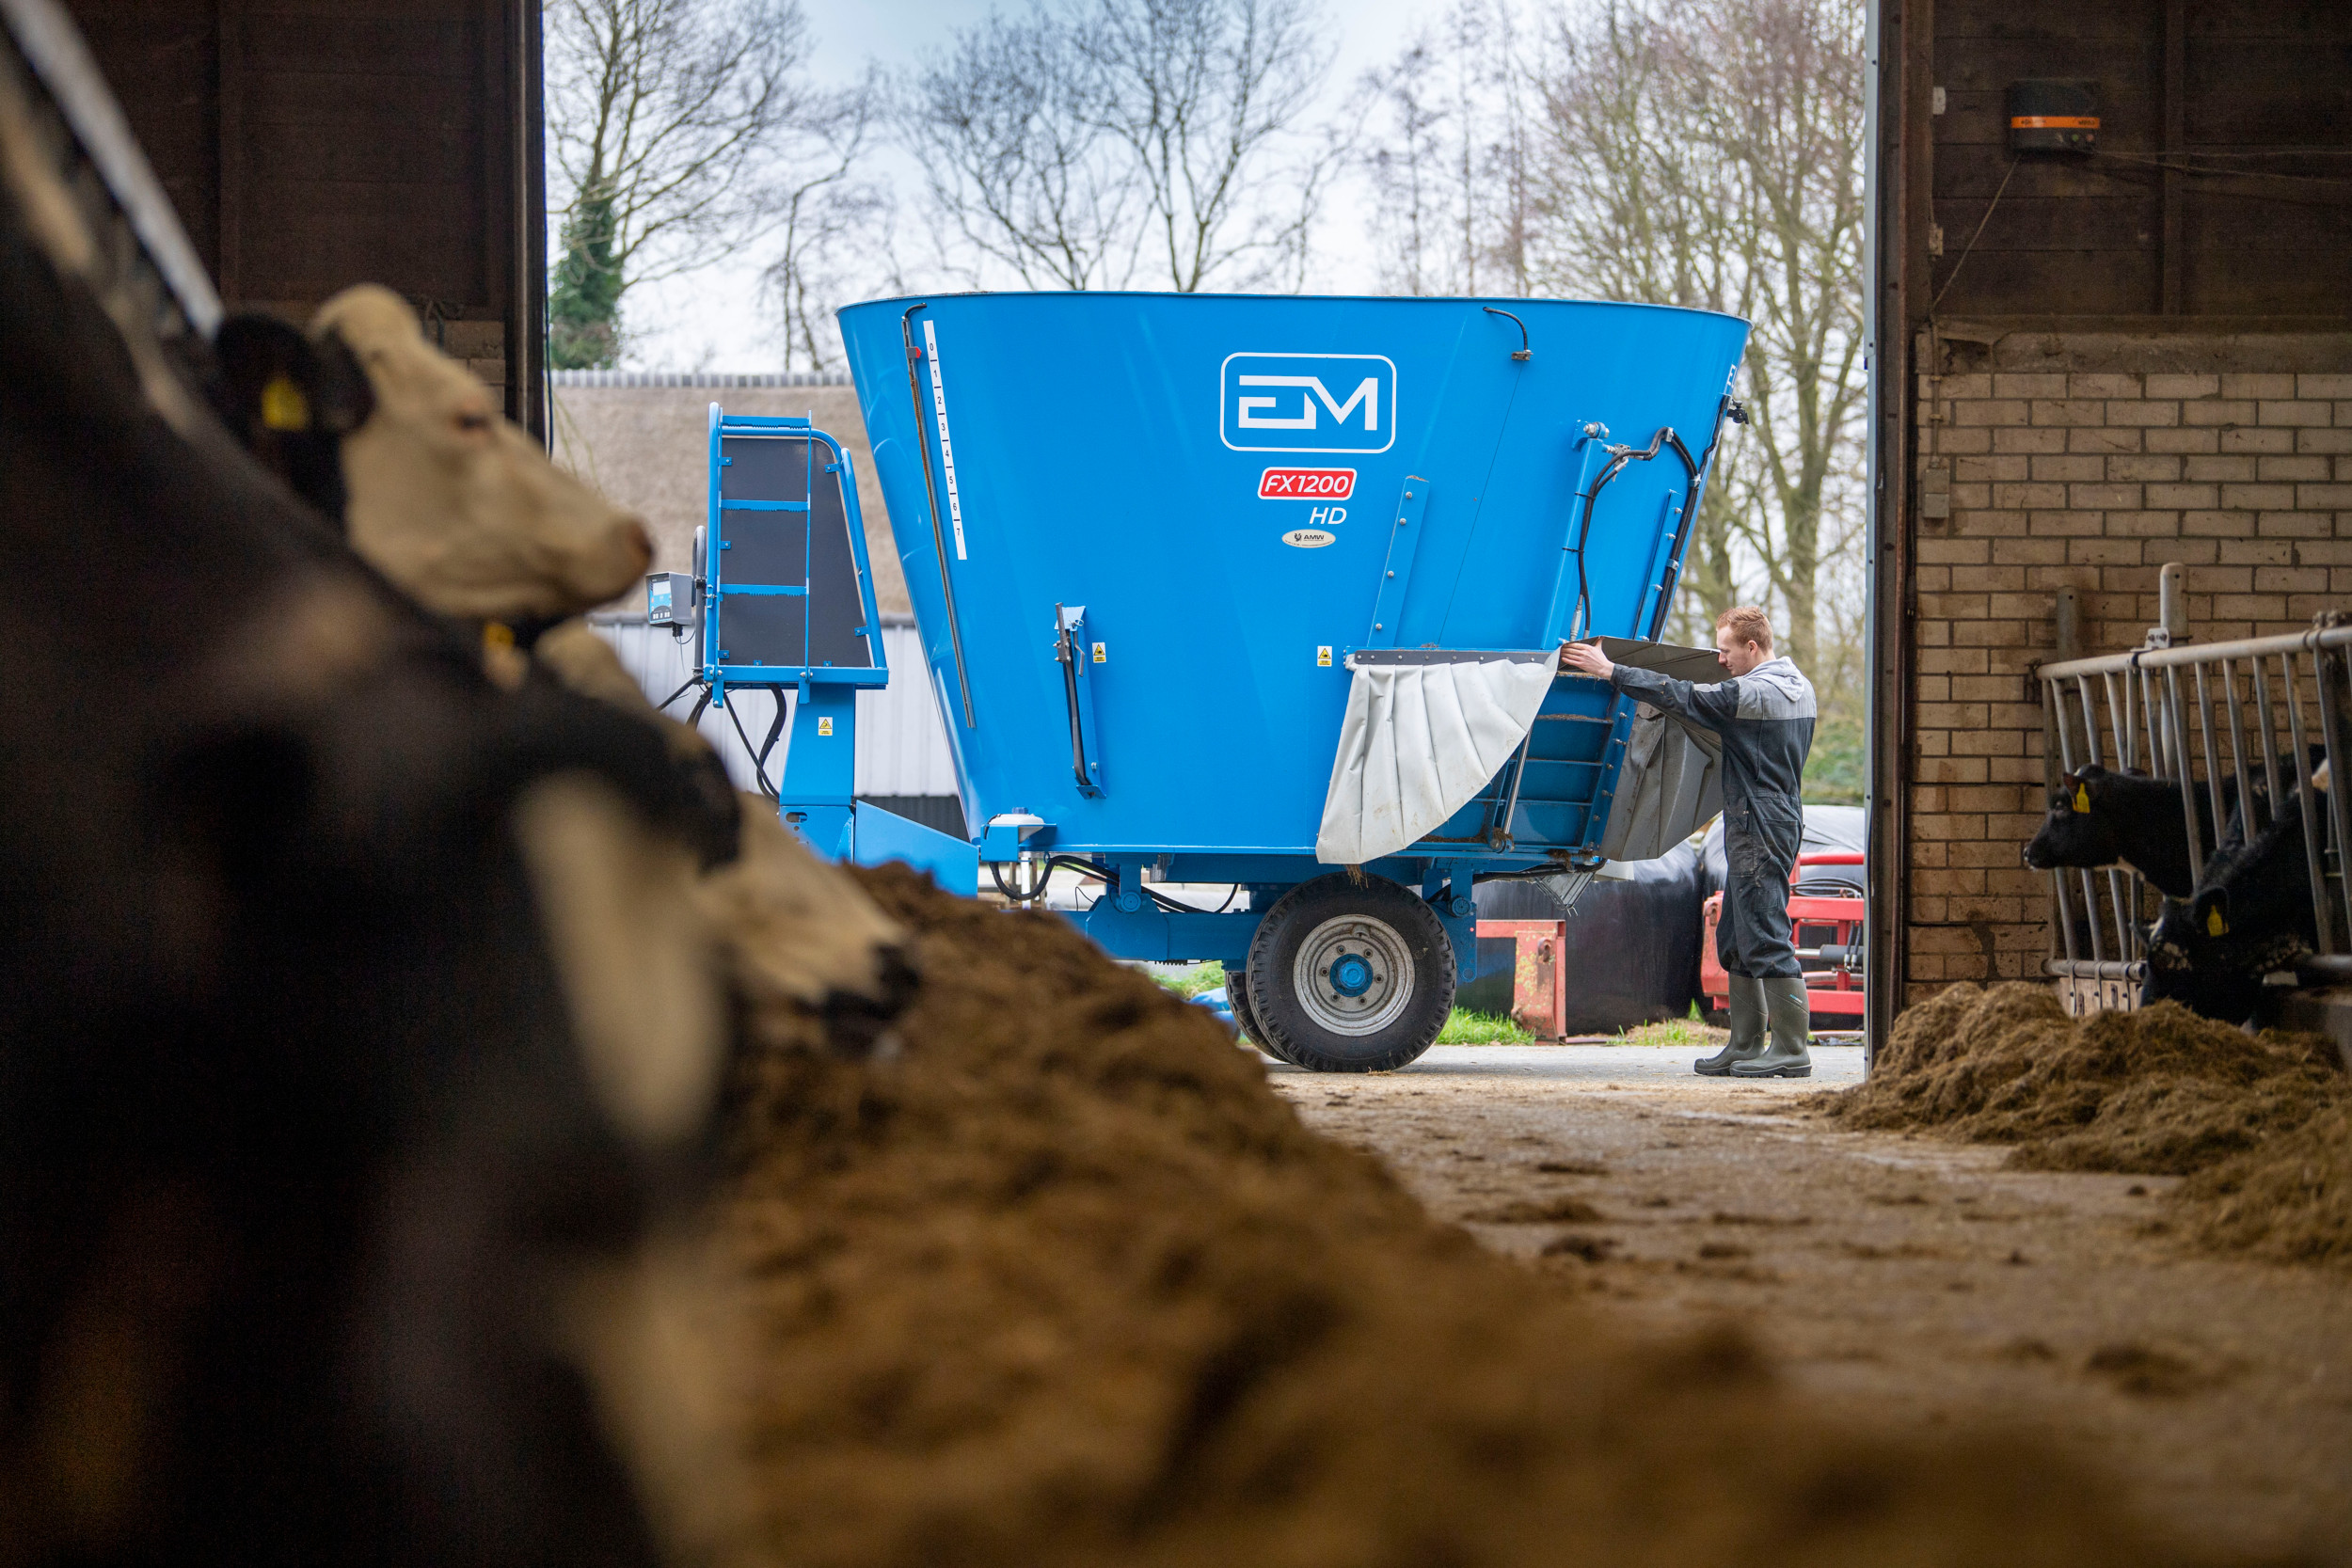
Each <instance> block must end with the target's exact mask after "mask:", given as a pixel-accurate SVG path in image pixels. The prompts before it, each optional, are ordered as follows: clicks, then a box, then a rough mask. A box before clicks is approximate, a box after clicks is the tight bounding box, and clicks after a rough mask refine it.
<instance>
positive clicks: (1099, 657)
mask: <svg viewBox="0 0 2352 1568" xmlns="http://www.w3.org/2000/svg"><path fill="white" fill-rule="evenodd" d="M1094 662H1095V663H1097V664H1102V663H1104V662H1106V661H1105V659H1104V657H1103V644H1101V643H1100V642H1097V643H1096V644H1095V645H1094Z"/></svg>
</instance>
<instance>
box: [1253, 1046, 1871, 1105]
mask: <svg viewBox="0 0 2352 1568" xmlns="http://www.w3.org/2000/svg"><path fill="white" fill-rule="evenodd" d="M1714 1049H1716V1048H1715V1047H1714V1046H1712V1045H1709V1046H1708V1047H1706V1048H1704V1049H1700V1048H1696V1047H1692V1046H1687V1045H1598V1044H1581V1043H1571V1044H1567V1045H1433V1046H1431V1047H1430V1048H1429V1051H1428V1053H1427V1054H1426V1055H1424V1056H1422V1058H1421V1060H1419V1061H1417V1062H1415V1063H1413V1064H1412V1065H1411V1066H1409V1067H1405V1068H1400V1069H1397V1070H1396V1071H1395V1072H1393V1073H1391V1074H1386V1075H1385V1076H1389V1077H1393V1078H1443V1079H1450V1080H1456V1079H1460V1080H1475V1079H1480V1078H1508V1079H1529V1080H1545V1079H1552V1080H1558V1081H1559V1082H1561V1083H1564V1084H1575V1083H1586V1084H1608V1083H1628V1084H1629V1083H1634V1082H1637V1081H1638V1082H1641V1083H1644V1084H1647V1083H1650V1082H1652V1081H1654V1080H1657V1079H1673V1080H1681V1079H1692V1080H1694V1081H1695V1082H1696V1083H1698V1084H1700V1085H1706V1084H1708V1083H1710V1082H1711V1080H1708V1079H1704V1078H1699V1077H1698V1075H1697V1074H1696V1073H1694V1072H1692V1070H1691V1064H1692V1062H1693V1061H1695V1060H1697V1059H1698V1058H1699V1057H1701V1056H1704V1055H1706V1054H1707V1053H1708V1052H1709V1051H1712V1050H1714ZM1266 1071H1267V1072H1268V1073H1269V1074H1272V1075H1275V1076H1277V1077H1279V1076H1281V1075H1283V1074H1290V1075H1293V1076H1295V1077H1299V1078H1307V1079H1311V1078H1314V1077H1315V1076H1316V1074H1314V1073H1311V1072H1303V1071H1301V1070H1300V1069H1297V1068H1295V1067H1292V1066H1290V1065H1288V1064H1287V1063H1284V1062H1278V1061H1276V1060H1274V1058H1272V1057H1271V1056H1269V1057H1267V1058H1266ZM1327 1082H1332V1083H1343V1082H1345V1079H1343V1078H1339V1077H1334V1078H1332V1079H1330V1080H1327ZM1758 1082H1760V1083H1761V1084H1762V1085H1763V1086H1765V1087H1767V1088H1773V1089H1785V1090H1788V1091H1791V1092H1797V1093H1802V1092H1804V1091H1806V1090H1809V1089H1824V1088H1829V1089H1838V1088H1844V1087H1845V1086H1846V1085H1849V1084H1859V1083H1861V1082H1862V1047H1860V1046H1859V1045H1823V1044H1821V1043H1820V1042H1819V1041H1816V1042H1815V1044H1814V1047H1813V1076H1812V1077H1811V1078H1772V1079H1765V1080H1759V1081H1758ZM1717 1086H1719V1087H1723V1088H1724V1089H1726V1090H1728V1089H1729V1087H1730V1085H1727V1084H1726V1085H1717ZM1742 1086H1743V1087H1748V1086H1753V1085H1742ZM1742 1109H1753V1107H1752V1106H1743V1107H1742Z"/></svg>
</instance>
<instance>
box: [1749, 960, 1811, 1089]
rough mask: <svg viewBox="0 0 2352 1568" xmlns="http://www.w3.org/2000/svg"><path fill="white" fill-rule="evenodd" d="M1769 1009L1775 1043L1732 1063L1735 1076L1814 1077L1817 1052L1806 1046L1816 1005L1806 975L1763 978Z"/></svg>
mask: <svg viewBox="0 0 2352 1568" xmlns="http://www.w3.org/2000/svg"><path fill="white" fill-rule="evenodd" d="M1757 984H1759V985H1761V986H1762V987H1763V988H1764V1006H1765V1011H1766V1012H1767V1014H1768V1015H1769V1016H1770V1017H1771V1019H1772V1043H1771V1044H1770V1045H1768V1046H1766V1047H1765V1048H1764V1053H1763V1054H1762V1055H1760V1056H1755V1057H1751V1058H1749V1059H1748V1060H1746V1061H1740V1062H1734V1063H1732V1064H1731V1075H1732V1076H1733V1077H1734V1078H1810V1077H1812V1076H1813V1053H1811V1052H1810V1051H1807V1050H1806V1049H1805V1047H1806V1045H1807V1043H1808V1042H1809V1041H1810V1040H1811V1038H1812V1033H1811V1030H1810V1027H1809V1026H1810V1024H1811V1023H1812V1022H1813V1006H1812V1003H1811V1002H1810V1001H1808V1000H1807V999H1806V997H1805V994H1804V976H1803V975H1801V974H1796V975H1790V976H1788V978H1787V979H1781V980H1762V981H1758V982H1757Z"/></svg>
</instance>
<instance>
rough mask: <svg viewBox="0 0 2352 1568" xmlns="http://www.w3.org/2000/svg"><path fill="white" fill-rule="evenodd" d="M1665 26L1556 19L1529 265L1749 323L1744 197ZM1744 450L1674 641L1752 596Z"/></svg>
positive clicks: (1569, 282) (1723, 483) (1561, 288)
mask: <svg viewBox="0 0 2352 1568" xmlns="http://www.w3.org/2000/svg"><path fill="white" fill-rule="evenodd" d="M1664 41H1665V38H1664V30H1663V28H1662V27H1661V26H1659V25H1658V24H1656V22H1655V21H1654V20H1653V19H1652V18H1651V17H1649V16H1646V15H1645V14H1643V13H1641V12H1639V11H1636V10H1634V9H1632V8H1629V7H1627V6H1623V5H1612V6H1609V7H1607V8H1604V9H1602V10H1600V11H1598V12H1596V13H1589V14H1587V15H1585V16H1582V17H1581V18H1577V19H1574V20H1571V19H1569V18H1566V17H1560V18H1555V19H1554V21H1553V24H1552V31H1551V36H1550V38H1549V40H1548V45H1549V48H1548V56H1549V57H1548V58H1547V59H1546V60H1545V62H1544V64H1543V66H1542V68H1541V70H1540V73H1539V85H1538V86H1539V91H1540V94H1541V98H1542V104H1543V119H1542V122H1541V126H1540V129H1539V131H1538V133H1537V140H1538V147H1537V151H1536V154H1535V156H1536V159H1537V162H1538V169H1537V173H1536V185H1537V194H1536V196H1535V198H1534V207H1535V210H1536V214H1537V224H1538V228H1537V236H1536V239H1535V241H1534V246H1533V249H1534V258H1533V261H1532V265H1533V268H1534V272H1535V275H1536V276H1537V277H1538V278H1539V279H1540V280H1541V281H1542V282H1543V284H1545V285H1546V286H1548V287H1549V288H1551V289H1553V290H1556V291H1557V292H1560V293H1569V294H1583V295H1588V296H1597V297H1599V298H1603V299H1628V300H1642V301H1645V302H1648V303H1651V304H1657V305H1679V306H1685V307H1689V308H1692V309H1708V310H1723V311H1727V312H1729V313H1731V314H1733V315H1740V316H1745V315H1747V314H1749V312H1750V299H1749V291H1750V289H1751V288H1752V287H1753V285H1754V282H1755V278H1754V277H1753V275H1752V274H1751V272H1750V270H1749V269H1748V267H1747V266H1746V265H1745V264H1744V262H1745V257H1744V252H1743V245H1744V241H1743V237H1742V230H1743V228H1744V227H1745V225H1746V222H1747V219H1746V215H1745V214H1744V212H1743V211H1742V204H1743V202H1744V201H1745V200H1746V192H1745V190H1744V187H1743V185H1742V183H1741V182H1740V180H1739V179H1738V178H1737V176H1736V171H1735V170H1734V169H1733V168H1731V167H1730V166H1728V165H1727V163H1726V161H1725V160H1724V158H1723V157H1722V156H1721V155H1720V153H1719V152H1718V151H1717V150H1715V149H1714V148H1713V147H1711V146H1710V145H1708V143H1706V142H1705V141H1703V140H1699V139H1696V138H1694V137H1692V136H1691V135H1689V134H1688V127H1687V124H1686V123H1685V119H1686V115H1685V112H1684V111H1685V107H1686V106H1687V102H1688V96H1689V93H1688V86H1687V84H1685V83H1684V82H1682V81H1681V80H1679V79H1678V77H1677V68H1678V66H1679V64H1680V61H1679V58H1678V57H1677V55H1675V54H1674V53H1673V52H1672V51H1670V50H1668V51H1661V44H1663V43H1664ZM1745 456H1746V453H1745V452H1744V451H1742V450H1741V449H1740V447H1739V446H1738V445H1737V444H1733V443H1725V444H1724V447H1723V448H1721V449H1719V450H1718V451H1717V452H1716V453H1715V456H1714V459H1713V461H1712V463H1711V465H1710V469H1711V471H1710V474H1709V477H1708V486H1707V494H1706V496H1705V497H1704V499H1702V502H1701V504H1700V508H1699V515H1698V516H1697V517H1696V518H1695V519H1693V524H1692V544H1691V556H1690V559H1689V560H1688V562H1687V563H1686V565H1685V567H1684V572H1683V577H1682V582H1683V584H1684V586H1685V588H1686V590H1687V591H1688V595H1689V597H1692V598H1695V600H1696V601H1697V602H1696V604H1695V605H1690V606H1677V612H1676V621H1677V627H1676V635H1677V636H1678V637H1680V638H1682V639H1683V640H1684V641H1700V642H1704V641H1708V640H1709V639H1710V638H1711V636H1712V633H1711V630H1708V629H1705V628H1708V626H1709V625H1710V624H1711V623H1712V621H1713V620H1714V618H1715V616H1716V615H1718V614H1720V613H1721V612H1722V611H1724V610H1726V609H1728V608H1730V607H1731V606H1732V605H1733V604H1735V603H1737V602H1739V600H1740V598H1741V597H1742V594H1741V586H1740V571H1739V567H1738V563H1737V562H1736V561H1735V551H1734V541H1735V539H1736V538H1737V537H1738V534H1739V527H1738V525H1739V522H1740V518H1741V517H1742V516H1744V515H1746V514H1747V513H1748V512H1749V511H1750V510H1751V508H1752V504H1753V501H1754V499H1755V498H1754V486H1753V483H1750V481H1751V477H1752V476H1751V475H1750V474H1749V473H1747V472H1746V471H1745V469H1746V467H1747V465H1746V464H1745V463H1744V462H1743V459H1744V458H1745Z"/></svg>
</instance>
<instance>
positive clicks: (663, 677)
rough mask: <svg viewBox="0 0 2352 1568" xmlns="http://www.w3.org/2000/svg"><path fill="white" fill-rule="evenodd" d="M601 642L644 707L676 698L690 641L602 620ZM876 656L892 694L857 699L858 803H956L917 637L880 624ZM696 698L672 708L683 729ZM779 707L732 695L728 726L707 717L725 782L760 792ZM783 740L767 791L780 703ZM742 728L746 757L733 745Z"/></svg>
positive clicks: (715, 713) (692, 692)
mask: <svg viewBox="0 0 2352 1568" xmlns="http://www.w3.org/2000/svg"><path fill="white" fill-rule="evenodd" d="M591 624H592V625H593V626H595V627H596V631H597V633H598V635H600V636H602V637H603V638H604V639H605V641H608V642H610V643H612V647H613V651H614V652H615V653H617V654H619V656H620V658H621V663H622V664H623V665H624V666H626V667H627V668H628V673H630V674H632V675H634V676H636V677H637V684H638V686H639V687H641V688H642V689H644V693H645V696H646V699H647V700H648V701H650V702H656V703H659V702H660V701H661V700H662V699H663V698H665V697H668V696H670V695H671V694H672V693H674V692H677V691H678V689H679V688H680V687H682V686H685V684H686V682H687V680H688V678H689V677H690V676H691V675H692V674H693V673H695V670H694V663H693V657H694V640H693V639H692V638H691V637H686V638H674V637H673V636H671V634H670V631H669V629H668V628H667V627H665V626H647V625H646V624H645V621H644V617H643V616H620V615H598V616H596V617H593V618H592V622H591ZM882 655H883V657H884V658H885V659H886V660H887V661H888V662H889V665H890V672H891V676H890V684H889V685H888V686H887V687H884V688H883V689H881V690H879V691H861V692H859V693H858V699H857V763H856V779H857V783H856V790H857V793H858V794H859V795H862V796H884V795H954V794H957V793H959V790H958V788H957V784H956V766H955V758H954V756H953V754H952V753H951V752H949V751H948V750H947V732H946V728H945V727H944V726H943V725H942V723H941V721H940V715H939V703H938V699H937V697H936V695H935V694H934V692H933V691H932V689H931V685H930V678H929V676H930V667H929V665H928V664H927V663H926V662H925V660H924V657H923V641H922V637H921V635H920V634H919V633H917V632H916V630H915V628H914V622H913V621H912V620H910V619H908V618H907V617H904V616H897V615H884V616H883V617H882ZM700 695H701V692H700V690H699V689H691V688H690V689H687V690H685V691H684V692H683V693H682V694H680V695H679V696H678V697H677V700H676V701H675V703H673V704H672V705H670V708H669V710H668V711H669V713H670V715H671V717H673V718H675V719H679V720H683V719H685V718H686V717H687V715H689V714H691V712H693V710H694V702H695V699H696V698H697V697H699V696H700ZM776 701H777V699H775V698H774V697H772V696H771V695H770V694H769V693H768V692H765V691H737V692H735V693H733V694H732V695H731V696H730V697H729V698H728V703H729V705H731V706H732V707H733V708H734V709H735V712H734V714H733V716H732V718H730V716H729V715H727V714H725V713H723V712H721V711H719V710H717V709H715V708H707V709H705V710H704V712H703V717H702V722H701V724H700V726H699V728H700V729H701V731H702V733H703V735H704V736H705V737H706V738H707V739H708V740H709V742H710V743H711V745H713V746H715V747H717V748H718V750H719V755H720V756H721V757H722V758H723V759H724V760H725V763H726V767H727V774H728V776H729V777H730V778H732V779H734V781H735V784H736V787H738V788H739V789H754V790H755V789H757V788H758V787H759V784H758V782H757V779H756V777H755V774H754V771H753V768H752V759H753V752H752V749H751V748H753V747H756V746H757V745H758V744H759V742H760V741H761V739H762V738H763V737H764V736H766V735H767V733H768V726H769V725H770V724H771V722H773V721H774V718H775V712H776ZM785 705H786V710H787V721H786V726H785V733H784V735H783V736H782V737H780V738H779V739H778V740H777V742H776V748H775V750H774V751H773V752H771V753H769V757H768V782H769V784H771V786H772V785H773V784H776V783H777V782H778V781H780V780H781V779H782V778H783V777H784V765H785V754H786V752H787V751H788V750H789V749H790V746H791V724H790V719H789V712H790V706H791V704H790V700H789V698H788V697H787V699H786V700H785ZM738 721H739V722H740V724H741V726H742V734H743V736H744V737H748V739H749V741H750V747H747V746H746V745H745V744H744V739H743V738H740V737H739V736H738V735H737V729H736V726H737V722H738Z"/></svg>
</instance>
